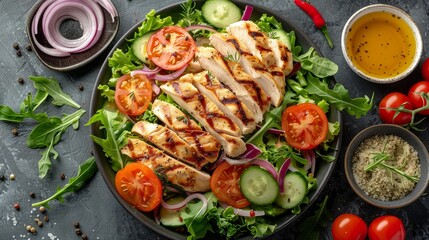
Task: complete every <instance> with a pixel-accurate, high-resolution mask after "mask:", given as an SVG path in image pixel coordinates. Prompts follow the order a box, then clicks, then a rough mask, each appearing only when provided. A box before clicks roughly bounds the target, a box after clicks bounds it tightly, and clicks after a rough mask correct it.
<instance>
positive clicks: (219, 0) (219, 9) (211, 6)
mask: <svg viewBox="0 0 429 240" xmlns="http://www.w3.org/2000/svg"><path fill="white" fill-rule="evenodd" d="M201 12H202V15H203V17H204V18H205V19H206V20H207V22H208V23H210V24H211V25H213V26H215V27H217V28H226V27H227V26H228V25H230V24H231V23H235V22H238V21H240V20H241V15H242V12H241V10H240V8H238V7H237V5H235V4H234V3H233V2H231V1H228V0H209V1H207V2H205V3H204V5H203V7H202V8H201Z"/></svg>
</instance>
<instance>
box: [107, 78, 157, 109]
mask: <svg viewBox="0 0 429 240" xmlns="http://www.w3.org/2000/svg"><path fill="white" fill-rule="evenodd" d="M151 101H152V84H151V82H150V80H149V79H148V78H147V77H146V76H145V75H143V74H138V75H135V76H134V77H131V75H130V74H126V75H123V76H122V77H120V78H119V79H118V82H117V83H116V89H115V102H116V105H117V106H118V109H119V111H121V112H122V113H124V114H127V115H130V116H137V115H140V114H142V113H144V111H146V109H147V107H148V106H149V103H150V102H151Z"/></svg>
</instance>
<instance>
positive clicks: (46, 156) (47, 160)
mask: <svg viewBox="0 0 429 240" xmlns="http://www.w3.org/2000/svg"><path fill="white" fill-rule="evenodd" d="M51 154H52V155H53V156H52V157H53V158H54V159H57V157H58V152H57V151H55V149H54V138H52V141H51V144H50V145H49V147H48V148H46V149H45V151H43V152H42V154H41V155H42V158H41V159H40V160H39V162H38V167H39V178H44V177H45V176H46V174H47V173H48V170H49V168H50V167H51V157H50V156H51Z"/></svg>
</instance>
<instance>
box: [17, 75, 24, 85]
mask: <svg viewBox="0 0 429 240" xmlns="http://www.w3.org/2000/svg"><path fill="white" fill-rule="evenodd" d="M18 83H19V84H21V85H22V84H24V78H22V77H19V78H18Z"/></svg>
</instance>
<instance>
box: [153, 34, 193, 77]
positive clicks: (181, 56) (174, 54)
mask: <svg viewBox="0 0 429 240" xmlns="http://www.w3.org/2000/svg"><path fill="white" fill-rule="evenodd" d="M195 49H196V44H195V41H194V39H193V38H192V37H191V35H189V33H188V32H187V31H186V30H185V29H183V28H181V27H177V26H168V27H164V28H161V29H160V30H158V31H157V32H156V33H154V34H153V35H152V36H151V37H150V38H149V41H148V43H147V55H148V58H149V59H150V60H151V61H152V62H153V63H155V64H156V65H157V66H159V67H161V68H163V69H166V70H178V69H180V68H182V67H183V66H184V65H185V64H187V63H188V62H189V61H191V59H192V58H193V57H194V54H195Z"/></svg>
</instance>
